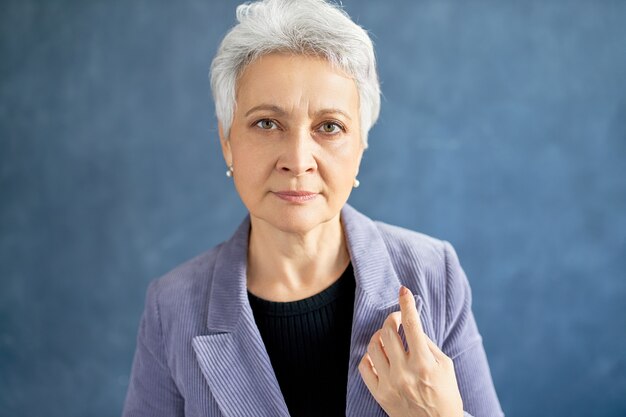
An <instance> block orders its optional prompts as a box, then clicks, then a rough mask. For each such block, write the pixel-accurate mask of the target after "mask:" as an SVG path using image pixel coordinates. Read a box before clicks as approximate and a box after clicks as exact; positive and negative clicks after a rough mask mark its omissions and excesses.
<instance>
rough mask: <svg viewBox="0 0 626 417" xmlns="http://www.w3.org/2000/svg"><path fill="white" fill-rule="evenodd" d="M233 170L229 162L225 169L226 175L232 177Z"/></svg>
mask: <svg viewBox="0 0 626 417" xmlns="http://www.w3.org/2000/svg"><path fill="white" fill-rule="evenodd" d="M233 172H234V171H233V165H232V164H231V165H229V166H228V170H227V171H226V176H227V177H228V178H230V177H232V176H233Z"/></svg>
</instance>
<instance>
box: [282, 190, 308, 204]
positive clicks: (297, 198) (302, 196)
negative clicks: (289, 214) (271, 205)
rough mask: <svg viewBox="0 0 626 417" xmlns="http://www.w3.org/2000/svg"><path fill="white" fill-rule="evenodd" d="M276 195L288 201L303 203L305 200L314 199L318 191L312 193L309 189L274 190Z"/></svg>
mask: <svg viewBox="0 0 626 417" xmlns="http://www.w3.org/2000/svg"><path fill="white" fill-rule="evenodd" d="M274 195H276V197H278V198H280V199H282V200H285V201H289V202H292V203H305V202H307V201H311V200H314V199H315V198H316V197H317V195H318V193H314V192H311V191H288V190H286V191H276V192H274Z"/></svg>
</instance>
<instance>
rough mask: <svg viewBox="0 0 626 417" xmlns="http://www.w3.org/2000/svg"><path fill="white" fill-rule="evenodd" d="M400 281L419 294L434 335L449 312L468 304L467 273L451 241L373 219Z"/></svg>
mask: <svg viewBox="0 0 626 417" xmlns="http://www.w3.org/2000/svg"><path fill="white" fill-rule="evenodd" d="M374 223H375V224H376V226H377V228H378V230H379V232H380V235H381V238H382V239H383V241H384V242H385V245H386V247H387V251H388V253H389V257H390V259H391V262H392V264H393V266H394V269H395V271H396V273H397V275H398V278H399V279H400V281H401V282H402V284H403V285H405V286H407V287H409V288H410V289H411V290H412V291H414V292H416V293H418V294H420V296H421V297H422V299H423V302H424V307H425V309H426V314H428V315H430V316H431V317H430V319H431V320H433V322H434V323H435V328H436V330H435V331H436V332H437V333H438V335H437V336H439V337H441V336H443V334H442V333H443V332H444V331H445V328H446V327H448V326H449V325H450V323H449V322H450V320H451V313H452V312H454V311H455V310H457V309H459V308H461V307H463V306H465V307H469V306H470V305H471V291H470V287H469V283H468V281H467V277H466V275H465V272H464V271H463V268H462V267H461V264H460V262H459V258H458V256H457V253H456V250H455V249H454V247H453V246H452V244H451V243H450V242H448V241H446V240H442V239H438V238H435V237H432V236H429V235H426V234H424V233H420V232H416V231H413V230H409V229H405V228H402V227H398V226H393V225H390V224H387V223H383V222H380V221H375V222H374Z"/></svg>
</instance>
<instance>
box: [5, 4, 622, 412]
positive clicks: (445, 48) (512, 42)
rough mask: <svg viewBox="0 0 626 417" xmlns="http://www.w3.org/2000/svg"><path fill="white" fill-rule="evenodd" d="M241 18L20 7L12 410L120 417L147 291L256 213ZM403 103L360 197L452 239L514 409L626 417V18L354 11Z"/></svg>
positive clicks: (456, 7)
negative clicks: (232, 153)
mask: <svg viewBox="0 0 626 417" xmlns="http://www.w3.org/2000/svg"><path fill="white" fill-rule="evenodd" d="M235 4H236V3H235V2H226V1H223V2H219V3H218V2H209V1H180V2H171V1H165V0H158V1H157V0H150V1H148V0H138V1H125V0H124V1H123V0H111V1H106V2H104V1H100V2H95V1H94V2H91V1H89V2H86V1H78V0H76V1H70V0H64V1H61V0H56V1H36V0H12V1H6V0H3V1H1V2H0V139H1V141H0V233H1V234H0V414H1V415H2V416H16V417H18V416H29V417H30V416H59V417H61V416H62V417H74V416H77V417H78V416H115V415H118V414H119V412H120V410H121V404H122V401H123V398H124V395H125V391H126V386H127V380H128V375H129V371H130V365H131V360H132V354H133V351H134V347H135V336H136V331H137V325H138V321H139V315H140V313H141V310H142V307H143V297H144V293H145V289H146V285H147V283H148V282H149V281H150V280H151V279H153V278H155V277H158V276H160V275H162V274H163V273H165V272H166V271H168V270H169V269H171V268H172V267H174V266H175V265H177V264H179V263H181V262H182V261H184V260H186V259H188V258H190V257H192V256H194V255H196V254H197V253H199V252H201V251H204V250H206V249H207V248H209V247H211V246H213V245H214V244H216V243H218V242H220V241H222V240H224V239H226V238H228V237H229V236H230V234H231V233H232V231H233V230H234V228H235V226H236V225H237V224H238V223H239V221H240V220H241V218H242V217H243V215H244V213H245V211H244V207H243V206H242V204H241V203H240V201H239V199H238V197H237V195H236V193H235V191H234V190H233V188H232V186H231V183H230V180H228V179H227V178H226V177H225V176H224V171H225V166H224V163H223V161H222V160H221V154H220V151H219V146H218V140H217V132H216V124H215V118H214V116H213V104H212V102H211V99H210V92H209V87H208V81H207V68H208V65H209V62H210V60H211V58H212V57H213V55H214V53H215V50H216V48H217V44H218V41H219V40H220V39H221V37H222V36H223V35H224V34H225V32H226V30H227V29H228V28H229V27H230V26H231V25H232V24H233V23H234V7H235ZM344 4H345V7H346V9H347V10H348V11H349V12H350V14H351V15H352V16H353V17H354V18H355V20H357V21H358V22H359V23H360V24H362V25H363V26H364V27H366V28H367V29H369V30H370V32H371V33H372V36H373V38H374V41H375V44H376V49H377V55H378V59H379V68H380V77H381V81H382V89H383V92H384V99H383V104H382V114H381V118H380V121H379V123H378V124H377V125H376V126H375V127H374V129H373V130H372V132H371V134H370V144H371V146H370V149H369V150H368V151H367V152H366V154H365V158H364V160H363V165H362V168H361V174H360V176H359V179H360V180H361V183H362V185H361V188H359V189H358V190H356V191H355V192H354V193H353V195H352V196H351V200H350V201H351V204H353V205H354V206H355V207H356V208H357V209H359V210H361V211H363V212H364V213H366V214H368V215H369V216H371V217H374V218H377V219H381V220H384V221H387V222H390V223H394V224H398V225H401V226H404V227H409V228H412V229H415V230H419V231H422V232H425V233H428V234H431V235H434V236H437V237H439V238H444V239H447V240H449V241H451V242H452V243H453V244H454V245H455V247H456V249H457V251H458V253H459V256H460V258H461V262H462V264H463V265H464V267H465V269H466V272H467V275H468V277H469V279H470V282H471V285H472V288H473V291H474V311H475V314H476V317H477V320H478V324H479V326H480V329H481V331H482V333H483V337H484V343H485V347H486V350H487V353H488V355H489V358H490V362H491V367H492V373H493V377H494V380H495V383H496V387H497V390H498V393H499V395H500V399H501V402H502V406H503V408H504V410H505V412H506V413H507V415H508V416H510V417H514V416H519V417H525V416H568V417H572V416H595V417H603V416H624V415H626V273H625V272H624V271H625V269H626V217H625V213H626V24H625V23H624V22H625V21H626V2H623V1H609V0H607V1H601V0H593V1H592V0H590V1H569V0H559V1H557V0H554V1H543V0H542V1H538V0H537V1H522V2H520V1H513V0H511V1H472V2H463V1H457V2H455V1H451V0H438V1H434V0H431V1H409V0H406V1H397V2H380V1H376V0H370V1H357V0H350V1H348V0H346V1H345V2H344Z"/></svg>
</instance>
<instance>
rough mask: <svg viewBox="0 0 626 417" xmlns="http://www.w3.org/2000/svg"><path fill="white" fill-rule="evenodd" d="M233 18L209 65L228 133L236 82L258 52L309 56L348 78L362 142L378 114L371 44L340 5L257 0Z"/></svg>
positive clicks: (218, 113)
mask: <svg viewBox="0 0 626 417" xmlns="http://www.w3.org/2000/svg"><path fill="white" fill-rule="evenodd" d="M237 21H238V22H239V23H238V24H237V25H235V26H234V27H233V28H232V29H231V30H230V31H229V32H228V33H227V34H226V36H225V37H224V39H223V40H222V43H221V44H220V47H219V49H218V51H217V54H216V56H215V58H214V59H213V62H212V63H211V76H210V78H211V90H212V92H213V99H214V101H215V113H216V116H217V119H218V120H219V121H220V123H221V124H222V129H223V131H224V136H225V137H228V136H229V133H230V127H231V125H232V121H233V116H234V111H235V106H236V97H235V95H236V83H237V79H238V77H239V76H240V75H241V73H242V72H243V70H244V69H245V67H246V66H247V65H248V64H250V63H251V62H252V61H254V60H255V59H257V58H259V57H260V56H262V55H266V54H269V53H273V52H286V53H293V54H299V55H314V56H320V57H323V58H324V59H326V60H327V61H328V62H329V63H330V64H331V65H333V66H334V67H336V68H339V69H341V70H342V71H344V72H345V73H347V74H348V75H349V76H351V77H352V78H353V79H354V81H355V84H356V87H357V90H358V92H359V112H360V120H361V126H360V127H361V140H362V141H363V145H364V147H365V148H367V134H368V132H369V129H370V128H371V127H372V125H373V124H374V123H375V122H376V120H377V119H378V114H379V112H380V85H379V82H378V75H377V73H376V58H375V57H374V47H373V45H372V41H371V39H370V37H369V36H368V34H367V32H366V31H365V30H364V29H363V28H361V27H360V26H359V25H357V24H356V23H354V22H353V21H352V20H351V19H350V16H348V14H347V13H346V12H345V11H344V10H342V9H341V8H340V7H339V6H337V5H335V4H332V3H328V2H326V1H325V0H262V1H256V2H254V3H245V4H241V5H239V6H238V7H237Z"/></svg>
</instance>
